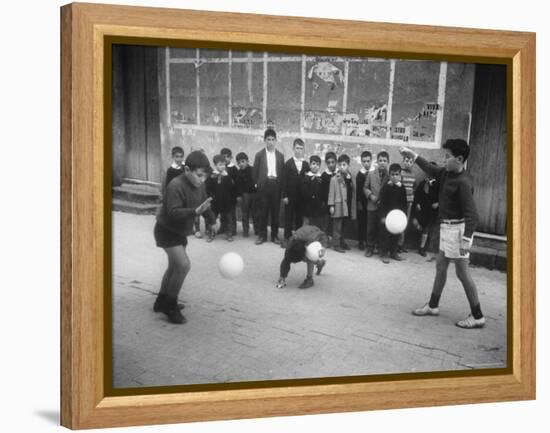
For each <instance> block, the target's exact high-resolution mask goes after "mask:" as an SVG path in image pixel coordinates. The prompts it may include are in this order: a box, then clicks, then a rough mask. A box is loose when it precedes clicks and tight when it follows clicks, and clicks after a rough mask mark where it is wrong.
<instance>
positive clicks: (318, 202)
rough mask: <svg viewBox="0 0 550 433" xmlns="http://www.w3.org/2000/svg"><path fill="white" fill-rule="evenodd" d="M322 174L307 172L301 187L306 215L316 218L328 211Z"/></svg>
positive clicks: (303, 208)
mask: <svg viewBox="0 0 550 433" xmlns="http://www.w3.org/2000/svg"><path fill="white" fill-rule="evenodd" d="M322 182H323V181H322V179H321V176H315V175H314V174H313V173H311V172H309V173H306V175H305V176H304V178H303V179H302V185H301V188H300V192H301V196H302V200H303V206H302V210H303V213H304V216H306V217H310V218H316V217H320V216H323V215H325V214H326V213H327V201H326V198H325V196H324V195H323V183H322Z"/></svg>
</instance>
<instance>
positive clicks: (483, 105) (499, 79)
mask: <svg viewBox="0 0 550 433" xmlns="http://www.w3.org/2000/svg"><path fill="white" fill-rule="evenodd" d="M506 132H507V131H506V67H505V66H501V65H476V74H475V87H474V100H473V104H472V127H471V133H470V157H469V160H468V171H469V172H470V174H471V175H472V176H473V178H474V199H475V202H476V205H477V209H478V213H479V218H480V221H479V225H478V227H477V230H478V231H482V232H485V233H492V234H497V235H505V234H506V204H507V195H506V192H507V185H506V184H507V179H508V178H507V161H506Z"/></svg>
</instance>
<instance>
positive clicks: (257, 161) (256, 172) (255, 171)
mask: <svg viewBox="0 0 550 433" xmlns="http://www.w3.org/2000/svg"><path fill="white" fill-rule="evenodd" d="M266 152H267V150H266V149H265V148H263V149H262V150H260V151H259V152H258V153H256V156H255V157H254V166H253V167H252V179H254V183H255V184H256V187H257V190H258V191H261V190H262V189H263V188H264V186H265V183H266V181H267V155H266ZM284 165H285V158H284V156H283V154H282V153H281V152H279V151H278V150H277V149H275V166H276V170H277V180H278V181H279V182H282V180H283V175H284Z"/></svg>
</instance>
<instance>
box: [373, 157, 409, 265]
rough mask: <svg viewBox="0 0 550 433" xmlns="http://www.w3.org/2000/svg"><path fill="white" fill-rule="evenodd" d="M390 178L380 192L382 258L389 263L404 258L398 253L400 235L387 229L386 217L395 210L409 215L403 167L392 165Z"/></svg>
mask: <svg viewBox="0 0 550 433" xmlns="http://www.w3.org/2000/svg"><path fill="white" fill-rule="evenodd" d="M389 173H390V178H389V180H388V181H387V182H386V183H385V184H384V186H382V189H381V190H380V203H379V211H380V258H381V259H382V261H383V262H384V263H386V264H387V263H389V262H390V259H389V257H391V258H392V259H394V260H397V261H401V260H403V258H402V257H401V256H400V255H399V253H398V252H397V243H398V241H399V236H400V235H394V234H393V233H390V232H389V231H388V229H387V228H386V217H387V216H388V213H389V212H390V211H392V210H394V209H399V210H401V211H403V212H404V213H405V215H407V191H406V189H405V185H403V182H402V181H401V165H399V164H392V165H390V170H389ZM388 256H389V257H388Z"/></svg>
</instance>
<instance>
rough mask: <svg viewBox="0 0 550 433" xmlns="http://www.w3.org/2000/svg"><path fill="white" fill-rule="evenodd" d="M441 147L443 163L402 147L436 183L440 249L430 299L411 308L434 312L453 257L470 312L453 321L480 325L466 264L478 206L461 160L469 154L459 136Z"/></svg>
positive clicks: (465, 325) (419, 313)
mask: <svg viewBox="0 0 550 433" xmlns="http://www.w3.org/2000/svg"><path fill="white" fill-rule="evenodd" d="M442 148H443V149H444V150H445V167H444V168H442V167H437V166H434V165H432V164H430V163H429V162H428V161H426V160H425V159H424V158H422V157H420V156H418V155H417V154H416V153H415V152H413V151H412V150H411V149H408V148H406V147H403V148H401V149H400V152H401V154H402V155H403V156H410V157H412V158H413V159H414V161H415V162H416V164H418V166H419V167H420V168H421V169H422V170H424V171H425V172H426V174H428V175H429V176H431V177H433V178H434V179H436V180H437V181H438V183H439V221H440V229H439V238H440V240H439V253H438V255H437V262H436V274H435V280H434V284H433V288H432V294H431V297H430V301H429V302H428V303H427V304H425V305H424V306H423V307H421V308H418V309H416V310H414V311H413V314H414V315H416V316H437V315H438V314H439V299H440V298H441V293H442V292H443V288H444V287H445V282H446V281H447V269H448V267H449V263H450V261H451V260H452V261H454V263H455V268H456V275H457V277H458V279H459V280H460V282H461V283H462V286H463V287H464V291H465V292H466V297H467V298H468V302H469V304H470V310H471V314H470V315H469V316H467V317H466V318H465V319H464V320H460V321H458V322H457V323H456V325H457V326H458V327H460V328H465V329H472V328H481V327H483V326H484V325H485V317H484V316H483V313H482V312H481V306H480V303H479V298H478V293H477V288H476V285H475V283H474V281H473V279H472V276H471V274H470V269H469V268H468V258H469V253H470V248H471V245H472V237H473V234H474V229H475V226H476V224H477V220H478V217H477V210H476V205H475V202H474V193H473V181H472V178H471V176H470V175H469V174H468V173H466V170H465V168H464V163H465V162H466V160H467V159H468V155H469V154H470V148H469V146H468V143H466V141H464V140H462V139H451V140H447V141H446V142H445V143H444V144H443V146H442Z"/></svg>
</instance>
